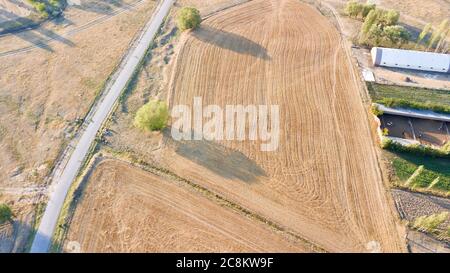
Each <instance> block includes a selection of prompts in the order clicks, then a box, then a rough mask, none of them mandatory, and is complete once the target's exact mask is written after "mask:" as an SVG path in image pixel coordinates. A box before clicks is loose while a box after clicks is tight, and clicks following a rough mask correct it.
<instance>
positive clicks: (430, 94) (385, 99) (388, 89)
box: [367, 82, 450, 114]
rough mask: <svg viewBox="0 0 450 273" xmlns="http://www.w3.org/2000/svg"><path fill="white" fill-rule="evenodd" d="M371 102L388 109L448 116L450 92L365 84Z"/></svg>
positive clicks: (449, 112) (449, 111)
mask: <svg viewBox="0 0 450 273" xmlns="http://www.w3.org/2000/svg"><path fill="white" fill-rule="evenodd" d="M367 88H368V90H369V94H370V96H371V97H372V100H373V102H376V103H381V104H384V105H386V106H388V107H403V108H413V109H419V110H432V111H435V112H439V113H444V114H450V91H448V90H439V89H428V88H420V87H409V86H397V85H385V84H378V83H370V82H368V83H367Z"/></svg>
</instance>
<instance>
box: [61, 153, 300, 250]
mask: <svg viewBox="0 0 450 273" xmlns="http://www.w3.org/2000/svg"><path fill="white" fill-rule="evenodd" d="M85 192H86V194H85V195H84V196H83V199H82V202H81V203H80V205H79V206H78V207H77V210H76V213H75V215H74V220H73V222H72V224H71V226H70V231H69V234H68V237H67V240H66V245H68V246H69V247H70V246H72V245H73V244H74V242H78V243H79V244H80V247H81V249H80V250H81V252H205V251H211V252H224V251H227V252H235V251H236V252H241V251H243V252H278V251H286V252H303V251H304V248H303V246H302V245H301V244H300V243H299V242H295V241H292V240H291V239H287V238H286V237H284V236H283V235H280V234H276V233H275V232H273V231H272V230H270V229H269V228H268V227H267V226H266V225H263V224H261V223H257V222H255V221H254V220H251V219H249V218H246V217H245V216H243V215H239V214H237V213H235V212H233V211H231V210H230V209H228V208H225V207H222V206H220V205H218V204H215V203H213V202H211V201H210V200H208V199H207V198H205V197H203V196H201V194H199V193H198V192H196V191H193V190H192V189H189V188H186V187H183V186H180V185H177V184H175V183H174V182H172V181H167V180H166V179H164V178H161V177H158V176H155V175H152V174H150V173H147V172H145V171H142V170H140V169H138V168H135V167H131V166H129V165H128V164H126V163H123V162H120V161H115V160H105V161H103V162H101V163H99V165H98V166H97V167H96V169H95V171H94V172H93V174H92V176H91V177H90V179H89V183H88V186H87V189H86V191H85ZM261 238H264V240H261Z"/></svg>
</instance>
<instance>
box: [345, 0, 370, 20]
mask: <svg viewBox="0 0 450 273" xmlns="http://www.w3.org/2000/svg"><path fill="white" fill-rule="evenodd" d="M375 8H376V5H375V4H362V3H359V2H356V1H353V0H352V1H348V2H347V4H346V6H345V13H346V14H347V15H348V16H350V17H354V18H358V17H360V16H361V17H362V18H363V19H364V18H366V17H367V15H368V14H369V12H370V11H371V10H374V9H375Z"/></svg>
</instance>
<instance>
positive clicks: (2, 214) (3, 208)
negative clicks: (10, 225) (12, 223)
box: [0, 204, 12, 224]
mask: <svg viewBox="0 0 450 273" xmlns="http://www.w3.org/2000/svg"><path fill="white" fill-rule="evenodd" d="M11 217H12V211H11V209H10V208H9V206H8V205H6V204H0V224H3V223H5V222H6V221H9V220H11Z"/></svg>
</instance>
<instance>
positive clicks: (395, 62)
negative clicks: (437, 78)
mask: <svg viewBox="0 0 450 273" xmlns="http://www.w3.org/2000/svg"><path fill="white" fill-rule="evenodd" d="M371 54H372V61H373V64H374V65H378V66H387V67H396V68H404V69H414V70H422V71H432V72H441V73H450V55H449V54H439V53H432V52H423V51H414V50H402V49H394V48H382V47H373V48H372V51H371Z"/></svg>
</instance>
